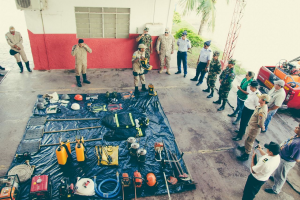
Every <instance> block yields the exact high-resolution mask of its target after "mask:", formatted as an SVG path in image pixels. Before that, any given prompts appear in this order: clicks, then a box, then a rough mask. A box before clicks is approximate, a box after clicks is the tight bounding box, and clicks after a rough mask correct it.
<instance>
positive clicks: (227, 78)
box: [213, 59, 235, 111]
mask: <svg viewBox="0 0 300 200" xmlns="http://www.w3.org/2000/svg"><path fill="white" fill-rule="evenodd" d="M234 65H235V60H233V59H230V60H229V62H228V65H227V67H226V69H225V70H223V71H222V73H221V75H220V77H219V79H220V84H221V85H220V88H219V99H218V101H214V102H213V103H215V104H221V102H222V100H223V103H222V106H221V107H220V108H219V109H218V111H222V110H224V108H225V105H226V102H227V98H228V94H229V92H230V90H231V87H232V82H233V80H234V78H235V73H234V71H233V70H234Z"/></svg>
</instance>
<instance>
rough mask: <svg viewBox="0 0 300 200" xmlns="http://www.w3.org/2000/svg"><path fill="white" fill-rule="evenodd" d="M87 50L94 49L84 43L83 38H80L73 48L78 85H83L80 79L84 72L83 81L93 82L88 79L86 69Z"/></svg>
mask: <svg viewBox="0 0 300 200" xmlns="http://www.w3.org/2000/svg"><path fill="white" fill-rule="evenodd" d="M87 52H89V53H92V49H90V47H89V46H88V45H87V44H85V43H84V41H83V39H79V40H78V44H76V45H74V46H73V48H72V52H71V54H72V56H75V73H76V81H77V86H78V87H82V85H81V81H80V74H82V78H83V82H84V83H86V84H90V83H91V82H90V81H88V80H87V77H86V69H87Z"/></svg>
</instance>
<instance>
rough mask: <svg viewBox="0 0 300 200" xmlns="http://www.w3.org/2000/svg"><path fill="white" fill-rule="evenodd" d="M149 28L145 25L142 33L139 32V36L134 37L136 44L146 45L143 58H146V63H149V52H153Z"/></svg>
mask: <svg viewBox="0 0 300 200" xmlns="http://www.w3.org/2000/svg"><path fill="white" fill-rule="evenodd" d="M148 31H149V28H148V27H145V29H144V32H143V34H140V35H139V37H137V38H136V41H137V42H138V44H144V45H146V47H147V48H146V49H145V58H147V59H148V63H149V64H150V54H151V53H152V52H153V46H152V37H151V35H149V34H148Z"/></svg>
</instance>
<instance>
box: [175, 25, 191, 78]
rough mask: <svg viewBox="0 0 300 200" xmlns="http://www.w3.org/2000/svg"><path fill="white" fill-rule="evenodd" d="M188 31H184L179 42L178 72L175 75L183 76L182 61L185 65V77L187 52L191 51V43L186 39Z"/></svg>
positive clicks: (185, 72)
mask: <svg viewBox="0 0 300 200" xmlns="http://www.w3.org/2000/svg"><path fill="white" fill-rule="evenodd" d="M186 37H187V31H183V33H182V37H181V38H179V39H178V40H177V45H178V51H177V68H178V71H177V72H176V73H175V74H181V61H182V64H183V72H184V75H183V77H184V78H185V77H186V74H187V51H188V50H190V49H191V48H192V47H191V42H190V41H189V40H188V39H187V38H186Z"/></svg>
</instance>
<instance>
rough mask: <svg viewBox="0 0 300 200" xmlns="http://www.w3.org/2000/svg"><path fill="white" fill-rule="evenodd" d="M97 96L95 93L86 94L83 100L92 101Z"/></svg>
mask: <svg viewBox="0 0 300 200" xmlns="http://www.w3.org/2000/svg"><path fill="white" fill-rule="evenodd" d="M98 97H99V95H97V94H87V95H86V98H85V100H91V101H92V102H93V101H94V100H97V99H98Z"/></svg>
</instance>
